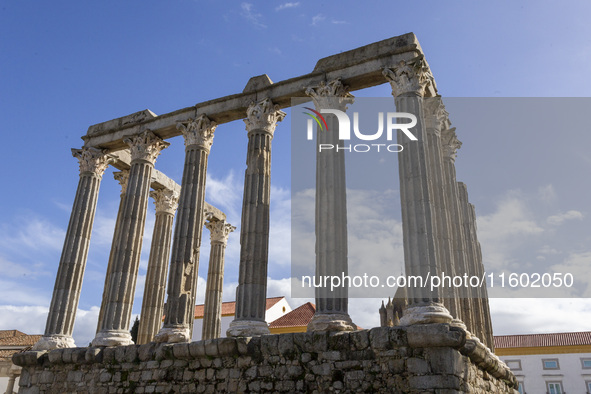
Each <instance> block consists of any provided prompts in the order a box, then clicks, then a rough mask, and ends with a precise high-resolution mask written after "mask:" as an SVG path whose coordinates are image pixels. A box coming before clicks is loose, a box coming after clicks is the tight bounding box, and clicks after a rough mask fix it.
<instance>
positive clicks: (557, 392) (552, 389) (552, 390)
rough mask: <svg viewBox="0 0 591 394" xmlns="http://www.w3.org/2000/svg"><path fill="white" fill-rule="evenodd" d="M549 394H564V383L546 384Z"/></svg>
mask: <svg viewBox="0 0 591 394" xmlns="http://www.w3.org/2000/svg"><path fill="white" fill-rule="evenodd" d="M546 387H547V388H548V394H564V392H563V391H562V382H546Z"/></svg>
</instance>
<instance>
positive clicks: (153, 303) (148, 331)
mask: <svg viewBox="0 0 591 394" xmlns="http://www.w3.org/2000/svg"><path fill="white" fill-rule="evenodd" d="M150 196H151V197H152V198H153V199H154V204H155V205H156V222H155V223H154V233H153V235H152V246H151V248H150V257H149V259H148V271H147V273H146V284H145V286H144V297H143V300H142V312H141V315H140V316H141V317H140V325H139V328H138V336H137V343H138V344H140V345H141V344H144V343H148V342H151V341H152V339H153V338H154V336H155V335H156V334H157V333H158V330H160V326H161V324H162V316H163V314H164V293H165V292H166V274H167V273H168V258H169V257H170V244H171V237H172V222H173V219H174V213H175V211H176V208H177V206H178V195H177V193H175V192H174V191H172V190H166V189H158V190H153V191H151V192H150Z"/></svg>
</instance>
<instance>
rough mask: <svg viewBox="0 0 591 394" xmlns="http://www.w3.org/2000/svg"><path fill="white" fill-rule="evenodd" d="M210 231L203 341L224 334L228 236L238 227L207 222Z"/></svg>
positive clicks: (225, 223)
mask: <svg viewBox="0 0 591 394" xmlns="http://www.w3.org/2000/svg"><path fill="white" fill-rule="evenodd" d="M205 227H207V229H208V230H209V231H210V235H211V249H210V251H209V267H208V270H207V287H206V289H205V303H204V306H203V309H204V311H203V330H202V333H201V339H204V340H205V339H215V338H219V337H220V336H221V334H222V292H223V286H224V257H225V252H226V245H227V243H228V236H229V235H230V233H231V232H232V231H234V230H236V227H234V226H232V225H230V224H229V223H227V222H226V221H224V220H218V221H215V222H207V223H206V224H205Z"/></svg>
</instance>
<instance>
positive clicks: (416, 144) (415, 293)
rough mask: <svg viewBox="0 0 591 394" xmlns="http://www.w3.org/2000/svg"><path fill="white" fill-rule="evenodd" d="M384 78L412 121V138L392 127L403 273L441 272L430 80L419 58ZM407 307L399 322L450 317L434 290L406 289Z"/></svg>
mask: <svg viewBox="0 0 591 394" xmlns="http://www.w3.org/2000/svg"><path fill="white" fill-rule="evenodd" d="M384 76H386V78H387V79H388V80H389V81H390V84H391V85H392V94H393V96H394V98H395V103H396V109H397V111H398V112H406V113H411V114H414V115H415V116H416V118H417V124H416V126H415V127H413V128H412V131H413V134H414V136H415V137H416V138H417V140H416V141H414V140H410V139H409V138H408V137H407V136H406V135H405V134H404V133H403V132H402V131H400V130H399V131H398V136H397V138H398V144H400V145H402V147H403V151H402V152H401V153H400V154H399V155H398V165H399V172H400V201H401V206H402V230H403V231H402V233H403V243H404V260H405V271H406V275H407V276H409V275H413V276H416V275H419V276H421V277H423V278H424V279H426V278H427V277H428V276H429V275H438V274H439V273H440V272H441V269H440V266H439V265H438V261H437V256H438V252H437V244H436V241H435V234H436V219H435V207H434V204H433V191H432V190H431V187H432V185H431V184H430V181H429V170H428V168H429V160H428V152H429V147H428V144H429V139H428V137H427V134H426V130H425V125H424V119H423V108H422V107H423V96H424V92H425V89H426V88H427V86H428V85H429V84H431V83H432V76H431V75H430V72H429V70H428V67H427V66H426V64H425V63H424V61H423V59H422V58H416V59H413V60H411V61H408V62H405V61H401V62H400V63H399V64H398V65H396V66H394V67H393V68H386V69H384ZM407 294H408V302H409V305H408V307H407V309H406V311H405V313H404V316H403V317H402V319H401V320H400V324H401V325H412V324H422V323H449V322H451V320H452V318H451V315H450V314H449V311H448V310H447V309H446V308H445V307H444V306H443V304H442V303H441V299H440V292H439V289H433V291H428V289H423V288H418V287H412V288H409V289H407Z"/></svg>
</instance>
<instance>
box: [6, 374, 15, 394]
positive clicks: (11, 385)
mask: <svg viewBox="0 0 591 394" xmlns="http://www.w3.org/2000/svg"><path fill="white" fill-rule="evenodd" d="M16 378H17V375H14V374H12V373H10V374H9V375H8V384H7V385H6V391H5V393H6V394H12V393H14V381H15V380H16Z"/></svg>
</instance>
